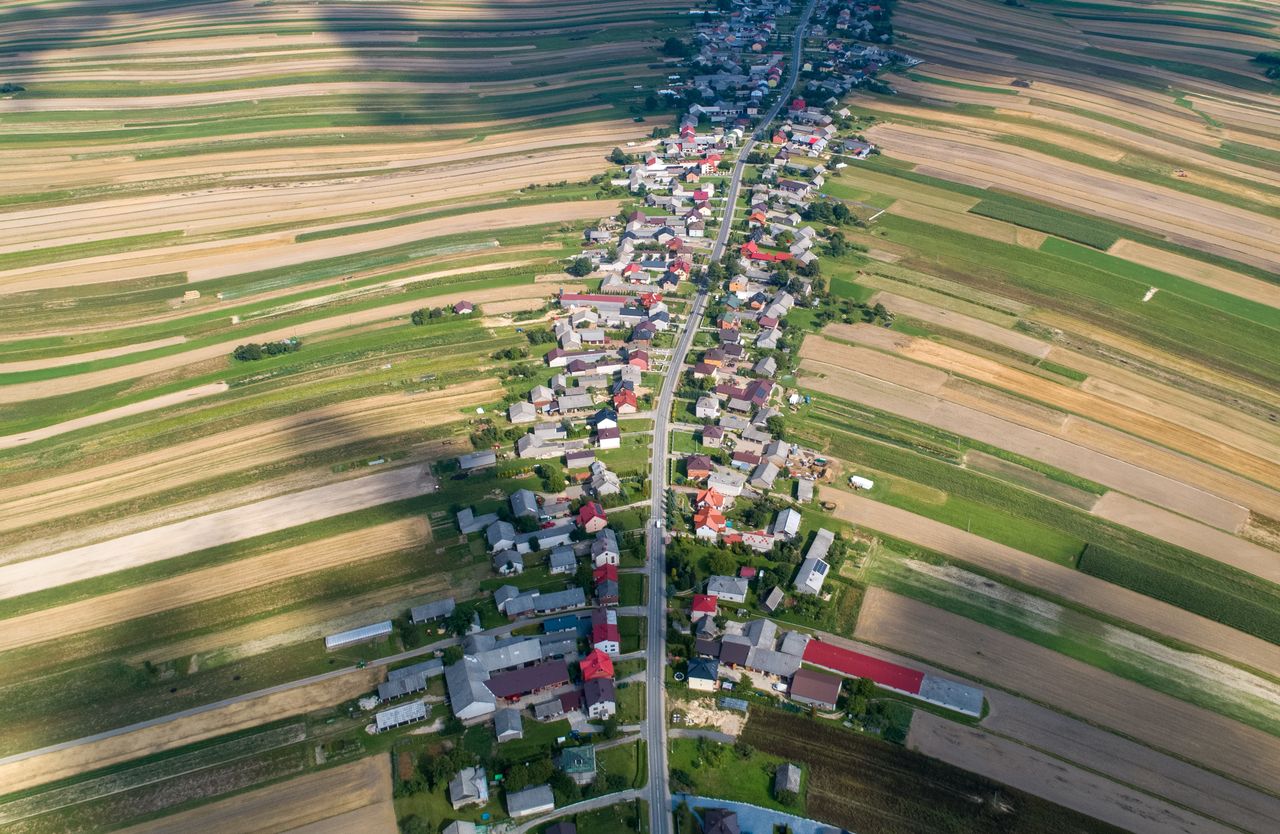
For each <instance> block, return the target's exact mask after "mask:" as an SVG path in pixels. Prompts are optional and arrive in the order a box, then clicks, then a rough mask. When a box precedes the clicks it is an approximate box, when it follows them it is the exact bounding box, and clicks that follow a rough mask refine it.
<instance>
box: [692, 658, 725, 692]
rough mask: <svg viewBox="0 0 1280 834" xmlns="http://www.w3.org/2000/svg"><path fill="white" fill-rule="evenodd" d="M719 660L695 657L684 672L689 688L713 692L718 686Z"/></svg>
mask: <svg viewBox="0 0 1280 834" xmlns="http://www.w3.org/2000/svg"><path fill="white" fill-rule="evenodd" d="M719 674H720V662H719V661H718V660H716V659H715V658H712V657H695V658H692V659H691V660H690V661H689V666H688V670H687V672H686V675H687V678H688V681H689V688H690V689H696V690H698V691H699V692H715V691H716V689H717V688H718V686H719V681H718V677H719Z"/></svg>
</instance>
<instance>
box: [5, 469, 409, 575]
mask: <svg viewBox="0 0 1280 834" xmlns="http://www.w3.org/2000/svg"><path fill="white" fill-rule="evenodd" d="M433 488H434V480H433V479H432V478H431V477H430V475H429V472H428V470H427V468H426V467H425V466H421V465H415V466H407V467H405V468H403V469H395V470H391V471H388V472H382V473H379V474H377V475H369V476H367V477H364V478H358V479H355V480H351V481H344V482H342V483H337V484H330V485H328V486H322V487H316V488H315V489H310V490H304V491H302V492H295V493H292V494H290V495H282V496H279V497H277V498H269V499H267V500H265V501H260V502H258V503H256V504H250V505H248V506H244V507H237V508H235V509H231V510H223V511H221V512H217V513H213V514H211V515H206V516H201V517H199V518H193V519H189V520H187V521H180V522H178V523H176V524H171V525H168V526H167V527H159V528H156V529H153V530H146V531H143V532H141V533H134V534H132V535H129V536H125V537H124V538H120V539H115V540H113V541H107V542H100V543H98V544H91V545H87V546H85V547H80V548H76V549H75V550H67V551H63V552H62V553H55V554H53V555H51V556H42V557H40V558H37V559H29V560H27V561H25V562H18V563H16V564H10V565H4V566H3V567H0V598H9V597H15V596H21V595H23V594H28V593H32V592H34V591H39V590H43V589H46V588H56V587H58V586H59V585H64V584H66V583H68V582H75V581H78V580H82V579H89V578H91V577H95V576H102V575H104V574H107V573H114V572H116V571H120V570H124V569H125V568H130V567H137V566H139V565H146V564H150V563H152V562H157V561H161V560H163V559H171V558H173V557H174V556H180V555H182V554H184V553H191V552H193V551H196V550H203V549H205V548H210V547H217V546H218V545H222V544H228V543H230V542H235V541H240V540H241V539H247V538H250V537H253V536H260V535H263V534H266V533H271V532H274V531H277V530H283V529H286V528H288V527H295V526H298V525H301V524H306V523H308V522H312V521H319V520H321V519H325V518H330V517H332V516H335V515H341V514H343V513H349V512H354V511H356V510H361V509H365V508H367V507H373V506H377V505H378V504H386V503H389V502H391V501H398V500H400V499H403V498H411V497H413V496H416V495H421V494H422V493H424V492H426V491H430V490H431V489H433Z"/></svg>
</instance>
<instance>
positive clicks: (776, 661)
mask: <svg viewBox="0 0 1280 834" xmlns="http://www.w3.org/2000/svg"><path fill="white" fill-rule="evenodd" d="M744 665H745V666H747V667H748V668H751V669H755V670H756V671H758V672H764V673H766V674H769V675H777V676H778V677H781V678H789V677H791V676H792V675H794V674H795V673H796V671H797V670H798V669H799V668H800V658H798V657H796V656H795V655H789V654H783V653H782V652H777V651H774V650H773V649H760V648H757V649H752V650H751V652H750V653H749V654H748V655H747V662H746V663H745V664H744Z"/></svg>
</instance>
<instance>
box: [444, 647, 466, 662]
mask: <svg viewBox="0 0 1280 834" xmlns="http://www.w3.org/2000/svg"><path fill="white" fill-rule="evenodd" d="M442 659H443V660H444V665H446V666H452V665H453V664H455V663H457V662H458V661H460V660H462V647H461V646H447V647H446V648H445V650H444V657H443V658H442Z"/></svg>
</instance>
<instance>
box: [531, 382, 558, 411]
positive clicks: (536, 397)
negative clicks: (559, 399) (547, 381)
mask: <svg viewBox="0 0 1280 834" xmlns="http://www.w3.org/2000/svg"><path fill="white" fill-rule="evenodd" d="M555 398H556V392H555V391H552V390H551V389H550V388H548V387H547V386H545V385H535V386H533V390H531V391H530V392H529V404H530V405H532V406H533V407H534V408H546V407H547V406H549V405H551V401H552V400H554V399H555Z"/></svg>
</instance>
